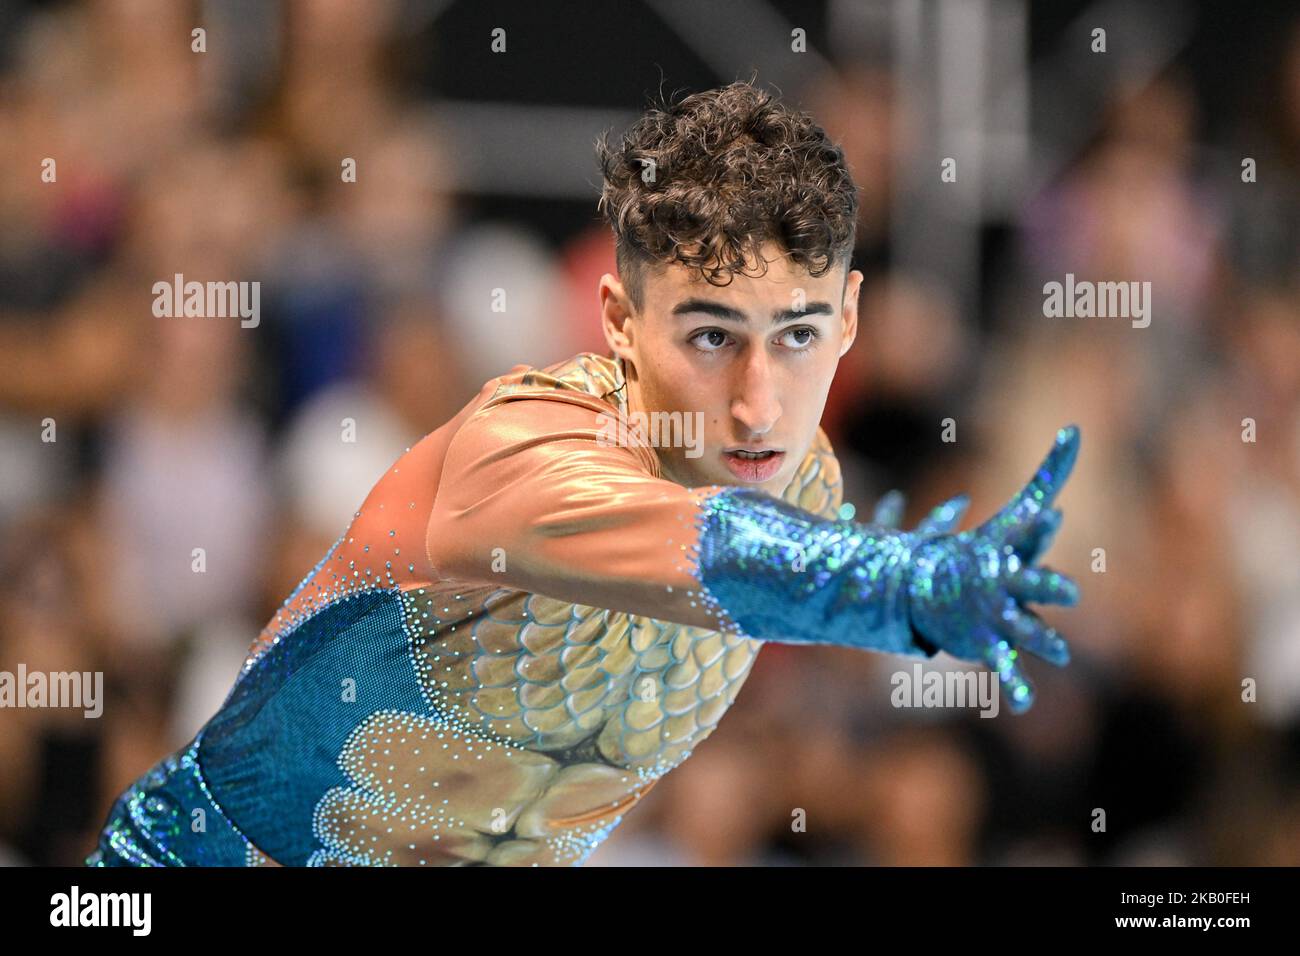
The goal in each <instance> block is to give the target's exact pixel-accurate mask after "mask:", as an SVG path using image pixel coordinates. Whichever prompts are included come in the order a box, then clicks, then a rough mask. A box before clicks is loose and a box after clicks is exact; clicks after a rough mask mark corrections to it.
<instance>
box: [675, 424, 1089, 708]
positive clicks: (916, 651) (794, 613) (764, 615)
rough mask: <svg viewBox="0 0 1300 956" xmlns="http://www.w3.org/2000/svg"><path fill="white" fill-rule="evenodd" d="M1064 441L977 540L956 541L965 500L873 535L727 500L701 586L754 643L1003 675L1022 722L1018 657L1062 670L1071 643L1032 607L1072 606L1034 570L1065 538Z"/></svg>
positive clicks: (718, 498) (788, 510)
mask: <svg viewBox="0 0 1300 956" xmlns="http://www.w3.org/2000/svg"><path fill="white" fill-rule="evenodd" d="M1078 443H1079V432H1078V429H1077V428H1075V427H1073V426H1072V427H1070V428H1065V429H1062V430H1061V431H1060V432H1058V434H1057V440H1056V445H1055V447H1054V448H1053V449H1052V452H1051V453H1050V454H1049V455H1048V456H1047V459H1046V460H1045V461H1044V462H1043V465H1042V467H1040V468H1039V470H1038V471H1037V472H1036V473H1035V475H1034V477H1033V478H1032V479H1031V480H1030V482H1029V484H1028V485H1027V486H1026V488H1025V489H1024V490H1023V491H1022V492H1021V493H1020V494H1019V495H1017V496H1016V497H1015V498H1014V499H1013V500H1012V501H1011V503H1010V504H1008V505H1007V507H1006V508H1004V509H1003V510H1002V511H1000V512H998V514H997V515H995V516H994V517H993V518H991V519H990V520H989V521H987V522H985V523H984V524H983V525H981V526H980V527H978V528H975V529H973V530H971V531H965V532H962V533H960V534H956V535H954V534H950V533H949V532H950V531H951V529H952V528H954V527H956V526H957V525H958V523H959V522H960V520H961V516H962V513H963V512H964V511H965V509H966V506H967V504H968V503H969V502H968V500H967V499H966V497H965V496H964V495H959V496H958V497H956V498H953V499H951V500H950V501H947V502H945V503H944V504H942V505H940V506H939V507H938V508H936V509H934V511H932V512H931V513H930V515H929V516H928V517H927V518H926V519H925V520H924V521H922V522H921V524H920V525H918V527H917V528H916V530H915V531H901V532H900V531H897V530H895V528H894V526H895V525H896V524H897V516H898V514H899V513H900V512H901V510H902V508H901V500H900V498H901V496H899V495H896V494H891V495H887V496H886V497H885V499H884V500H882V502H881V503H880V505H878V506H877V508H876V515H875V518H876V520H875V521H874V522H873V523H872V524H861V523H858V522H854V521H830V520H827V519H824V518H820V517H818V516H816V515H813V514H811V513H809V512H807V511H804V510H802V509H800V508H796V507H795V506H793V505H790V504H788V503H786V502H784V501H781V500H778V499H775V498H772V497H771V496H769V495H766V494H764V493H762V492H760V491H757V490H756V489H750V488H740V487H728V488H725V489H723V490H722V491H720V492H719V493H717V494H715V495H713V496H711V497H710V498H709V499H708V500H707V501H706V503H705V509H704V512H703V514H702V522H701V533H700V539H699V560H698V566H697V572H696V574H697V577H698V578H699V580H700V582H701V584H702V585H703V586H704V592H703V593H704V597H705V599H706V601H708V602H709V603H716V604H717V605H718V606H719V607H720V609H721V610H723V611H725V612H726V615H727V617H729V618H730V620H731V621H732V622H734V623H735V624H736V625H737V626H738V627H739V628H740V629H741V630H743V632H744V633H746V634H747V635H749V636H751V637H754V638H757V639H759V640H770V641H777V642H780V643H787V644H836V645H840V646H844V647H857V648H861V649H864V650H875V651H882V652H885V653H890V654H901V655H906V656H913V657H928V656H933V655H934V654H935V653H937V651H938V650H940V649H942V650H944V651H947V652H948V653H950V654H952V655H953V656H955V657H960V658H965V659H969V660H982V661H984V662H986V663H987V664H988V665H989V666H990V667H992V668H993V669H994V670H996V671H997V673H998V675H999V680H1000V682H1001V684H1002V687H1003V691H1004V692H1005V693H1006V694H1007V696H1008V698H1009V701H1010V707H1011V709H1012V711H1013V712H1015V713H1021V712H1023V711H1024V710H1026V709H1028V708H1029V706H1030V705H1031V703H1032V701H1033V691H1032V688H1031V687H1030V685H1029V682H1028V681H1027V680H1026V679H1025V677H1024V675H1023V673H1022V672H1021V669H1020V663H1019V650H1020V649H1024V650H1026V651H1030V652H1032V653H1035V654H1038V655H1040V656H1042V657H1044V658H1046V659H1047V660H1049V661H1051V662H1052V663H1054V664H1064V663H1066V662H1067V661H1068V660H1069V653H1068V650H1067V649H1066V646H1065V642H1064V641H1063V640H1062V639H1061V638H1060V636H1059V635H1057V634H1056V632H1055V631H1052V630H1051V629H1049V628H1046V627H1045V626H1044V625H1043V624H1042V622H1041V621H1040V620H1039V619H1038V618H1037V616H1036V615H1035V614H1034V613H1033V612H1032V611H1030V610H1028V609H1027V608H1024V607H1022V606H1021V605H1020V602H1021V601H1036V602H1040V603H1056V604H1074V603H1075V602H1076V601H1077V600H1078V589H1077V587H1076V586H1075V584H1074V582H1073V581H1070V580H1069V579H1068V578H1066V577H1065V576H1063V575H1060V574H1057V573H1055V572H1052V571H1049V570H1047V569H1038V568H1033V567H1030V565H1031V564H1033V562H1034V561H1036V560H1037V558H1038V557H1039V555H1041V554H1042V553H1043V551H1045V550H1046V548H1047V546H1048V544H1049V543H1050V542H1051V537H1052V535H1053V534H1054V533H1055V531H1056V529H1057V527H1059V525H1060V519H1061V515H1060V512H1059V511H1056V510H1054V509H1052V508H1051V503H1052V501H1053V500H1054V499H1055V497H1056V495H1057V493H1058V492H1059V491H1060V489H1061V486H1062V485H1063V484H1064V482H1065V479H1066V478H1067V477H1068V475H1069V473H1070V469H1071V467H1072V466H1073V464H1074V459H1075V457H1076V455H1077V453H1078Z"/></svg>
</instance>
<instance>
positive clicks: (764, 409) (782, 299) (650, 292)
mask: <svg viewBox="0 0 1300 956" xmlns="http://www.w3.org/2000/svg"><path fill="white" fill-rule="evenodd" d="M762 255H763V257H764V259H765V260H766V261H767V271H766V273H765V274H763V275H747V274H739V273H737V274H733V276H732V279H731V282H730V284H729V285H725V286H717V285H712V284H710V283H709V282H708V281H707V280H706V279H705V278H704V277H703V276H701V275H700V273H699V271H698V270H696V269H692V268H690V267H687V266H683V265H681V264H680V263H672V264H660V265H659V266H657V267H655V268H646V269H645V270H644V277H643V295H642V303H641V308H640V309H637V308H636V307H635V306H634V304H633V303H632V301H631V299H630V297H629V295H628V294H627V291H626V289H625V288H624V286H623V284H622V283H621V282H620V281H619V280H618V279H616V278H615V277H613V276H611V275H608V274H606V275H605V276H603V277H602V278H601V282H600V298H601V308H602V318H603V324H604V330H605V336H606V339H607V340H608V342H609V344H610V347H611V348H612V349H613V351H614V353H615V354H616V355H618V356H619V357H621V358H622V359H623V360H624V362H625V367H626V372H627V382H628V387H627V401H628V408H627V410H628V412H629V414H630V415H631V414H634V413H636V412H644V413H646V414H647V416H653V415H654V414H655V413H666V415H668V416H671V415H672V414H673V413H677V414H678V415H679V416H680V417H682V418H683V419H685V417H687V416H692V417H693V424H694V423H698V424H699V426H700V429H699V430H700V432H701V434H700V435H697V436H693V437H694V439H695V442H696V445H695V447H683V445H684V443H682V442H677V441H669V440H668V439H670V438H672V437H673V436H676V435H679V434H680V435H685V434H687V432H688V429H687V428H686V427H683V428H682V429H681V430H680V431H674V430H673V429H671V428H668V427H662V428H660V429H659V432H658V434H659V440H658V441H657V442H655V445H656V448H655V450H656V452H657V453H658V456H659V461H660V464H661V466H662V470H663V474H664V477H665V478H668V479H670V480H672V481H675V482H677V483H678V484H681V485H684V486H686V487H698V486H701V485H710V484H718V485H743V486H747V487H754V488H758V489H760V490H762V491H765V492H767V493H768V494H771V495H774V496H779V495H780V494H781V493H782V491H784V489H785V487H786V485H787V484H789V482H790V479H791V478H792V477H793V475H794V473H795V471H796V470H797V469H798V467H799V465H800V463H801V462H802V460H803V458H804V456H805V455H806V454H807V452H808V449H809V448H810V447H811V445H812V443H813V441H814V440H815V438H816V436H817V427H818V424H819V422H820V421H821V416H822V410H823V408H824V407H825V404H826V395H827V393H828V392H829V391H830V387H831V380H832V379H833V378H834V375H835V369H836V366H837V365H838V364H839V360H840V357H841V356H842V355H844V353H845V352H847V351H848V350H849V348H850V346H852V344H853V340H854V337H855V336H856V335H857V327H858V309H857V302H858V290H859V287H860V286H861V284H862V273H861V272H858V271H857V270H853V271H852V272H847V271H846V270H847V265H846V264H845V263H843V262H841V263H840V264H839V265H837V266H836V267H835V268H833V269H830V270H828V271H827V272H826V273H825V274H824V275H821V276H817V277H814V276H812V275H811V274H810V273H809V272H808V270H807V269H805V268H804V267H803V266H801V265H800V264H798V263H796V262H793V261H792V260H791V259H790V258H789V257H788V256H787V255H786V254H785V253H784V252H783V251H782V250H781V249H780V248H779V247H777V246H775V245H774V244H770V243H769V244H768V245H767V246H765V247H764V249H763V253H762ZM745 271H746V272H747V273H757V272H759V271H761V269H760V268H757V267H755V264H754V263H753V262H752V261H751V264H750V267H748V268H747V269H746V270H745ZM695 413H700V414H699V415H695ZM660 420H661V421H663V422H667V421H668V420H669V419H668V418H667V417H666V416H664V415H661V417H660ZM692 427H693V425H692ZM746 450H748V451H752V452H760V453H761V454H762V457H759V458H752V457H748V456H746V455H744V454H743V452H744V451H746Z"/></svg>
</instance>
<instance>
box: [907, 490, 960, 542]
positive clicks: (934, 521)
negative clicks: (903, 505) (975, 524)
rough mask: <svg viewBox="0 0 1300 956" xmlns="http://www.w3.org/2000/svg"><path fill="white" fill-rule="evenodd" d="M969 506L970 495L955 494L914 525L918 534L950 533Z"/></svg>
mask: <svg viewBox="0 0 1300 956" xmlns="http://www.w3.org/2000/svg"><path fill="white" fill-rule="evenodd" d="M969 507H970V495H955V496H954V497H952V498H949V499H948V500H947V501H945V502H944V503H943V504H941V505H939V506H938V507H937V508H935V509H934V510H933V511H931V512H930V513H929V514H928V515H926V517H925V518H924V519H922V521H921V523H920V524H918V525H917V526H916V531H917V533H918V534H923V535H931V534H950V533H951V532H952V531H953V530H954V529H955V528H956V527H957V526H958V525H960V524H961V519H962V518H963V517H964V516H965V514H966V509H967V508H969Z"/></svg>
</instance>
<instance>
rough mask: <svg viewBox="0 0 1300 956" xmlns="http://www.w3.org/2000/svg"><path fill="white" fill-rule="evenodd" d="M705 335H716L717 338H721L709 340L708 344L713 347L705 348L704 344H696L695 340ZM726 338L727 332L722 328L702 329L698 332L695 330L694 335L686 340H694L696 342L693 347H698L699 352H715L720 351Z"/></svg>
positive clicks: (725, 342)
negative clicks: (719, 339)
mask: <svg viewBox="0 0 1300 956" xmlns="http://www.w3.org/2000/svg"><path fill="white" fill-rule="evenodd" d="M706 336H709V337H712V336H716V337H718V338H721V339H722V341H721V342H718V341H711V342H710V344H711V345H712V346H713V348H707V347H705V346H702V345H700V344H698V341H697V340H701V339H704V338H705V337H706ZM727 338H728V336H727V333H726V332H724V331H722V329H702V330H700V331H699V332H696V333H695V334H694V335H692V336H691V337H690V338H689V339H688V340H687V341H689V342H695V343H696V346H695V347H696V348H698V349H699V350H700V351H701V352H717V351H720V350H721V349H722V347H723V346H724V345H726V344H727Z"/></svg>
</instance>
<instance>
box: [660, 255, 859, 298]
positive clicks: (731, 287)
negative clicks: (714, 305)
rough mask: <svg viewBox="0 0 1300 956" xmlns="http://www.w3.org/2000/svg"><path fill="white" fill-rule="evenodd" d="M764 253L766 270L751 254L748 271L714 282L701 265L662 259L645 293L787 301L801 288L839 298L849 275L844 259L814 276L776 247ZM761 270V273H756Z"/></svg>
mask: <svg viewBox="0 0 1300 956" xmlns="http://www.w3.org/2000/svg"><path fill="white" fill-rule="evenodd" d="M763 256H764V260H765V261H766V264H767V268H766V271H763V269H762V265H761V264H760V263H758V260H757V259H756V258H754V257H753V256H750V258H749V260H748V262H747V263H746V268H745V271H744V272H743V273H741V272H734V273H732V274H731V275H730V280H731V281H730V282H728V283H727V284H726V285H715V284H713V283H711V282H709V281H708V280H707V279H706V278H705V277H704V275H703V274H702V273H701V272H700V270H699V269H696V268H693V267H690V266H685V265H682V264H681V263H679V262H673V263H660V264H658V265H657V266H656V267H655V268H652V269H649V270H647V272H646V276H645V291H646V297H647V299H655V300H667V299H677V298H684V297H687V296H692V297H699V298H707V299H710V300H712V301H714V302H723V303H739V302H743V301H768V302H770V301H778V300H779V301H782V302H784V301H788V300H789V299H790V297H791V296H792V295H794V294H795V293H796V292H797V291H798V290H800V289H802V290H803V291H804V292H805V294H806V295H807V297H808V298H809V299H811V298H813V297H814V296H816V297H818V298H827V299H830V300H831V301H836V300H838V298H839V296H840V293H841V290H842V289H843V287H844V281H845V277H846V275H847V269H846V267H845V265H844V263H843V262H842V261H840V262H837V263H836V265H835V266H834V267H833V268H831V269H828V270H827V271H826V272H824V273H822V274H821V275H819V276H814V275H812V274H811V273H810V272H809V271H808V269H807V268H806V267H804V266H803V265H801V264H800V263H798V262H795V261H794V260H793V259H791V258H790V256H789V255H788V254H787V253H785V252H784V251H782V250H780V249H778V248H777V247H774V246H771V245H769V246H765V247H764V252H763ZM759 272H762V274H756V273H759Z"/></svg>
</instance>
